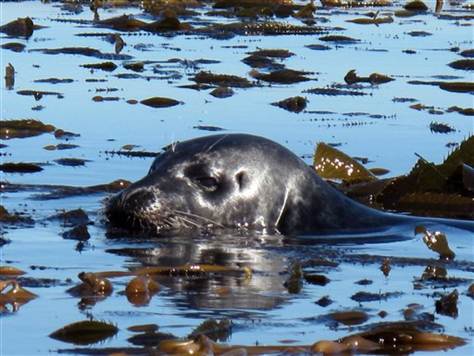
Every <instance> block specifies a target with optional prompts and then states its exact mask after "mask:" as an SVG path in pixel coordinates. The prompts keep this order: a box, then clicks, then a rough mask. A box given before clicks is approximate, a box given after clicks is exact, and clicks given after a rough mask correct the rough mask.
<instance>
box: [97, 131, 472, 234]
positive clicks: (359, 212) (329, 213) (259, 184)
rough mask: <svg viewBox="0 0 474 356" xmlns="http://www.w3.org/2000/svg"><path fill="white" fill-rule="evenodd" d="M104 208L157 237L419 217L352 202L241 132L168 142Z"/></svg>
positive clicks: (300, 164) (325, 228) (332, 230)
mask: <svg viewBox="0 0 474 356" xmlns="http://www.w3.org/2000/svg"><path fill="white" fill-rule="evenodd" d="M105 212H106V216H107V218H108V220H109V221H110V223H112V225H116V226H121V227H125V228H127V229H129V230H132V231H144V232H147V233H152V234H156V235H162V234H167V233H176V232H180V233H181V232H183V231H184V230H188V229H193V230H194V229H197V230H200V231H201V232H207V231H210V230H215V229H239V230H252V231H254V230H259V231H262V232H264V233H267V234H278V233H280V234H283V235H330V234H354V233H366V232H376V231H381V230H383V229H386V228H387V227H390V226H393V225H399V224H406V223H407V222H410V223H415V222H420V219H423V218H419V219H417V218H412V217H407V216H402V215H396V214H389V213H385V212H381V211H378V210H375V209H371V208H369V207H367V206H364V205H362V204H360V203H358V202H355V201H353V200H351V199H350V198H348V197H346V196H345V195H344V194H342V193H340V192H339V191H337V190H336V189H335V188H333V187H332V186H330V185H329V184H328V183H327V182H325V181H324V180H323V179H321V178H320V177H319V176H318V175H317V173H316V172H315V170H314V169H313V168H312V167H310V166H308V165H307V164H306V163H305V162H304V161H303V160H301V159H300V158H299V157H297V156H296V155H295V154H293V153H292V152H291V151H289V150H288V149H286V148H285V147H283V146H281V145H280V144H278V143H276V142H273V141H271V140H268V139H266V138H263V137H259V136H253V135H247V134H224V135H212V136H205V137H200V138H195V139H192V140H189V141H184V142H179V143H177V144H174V145H171V146H169V147H168V148H167V149H166V150H165V152H163V153H161V154H159V155H158V157H157V158H156V159H155V160H154V162H153V163H152V165H151V168H150V170H149V172H148V174H147V175H146V176H145V177H144V178H142V179H141V180H139V181H137V182H135V183H133V184H132V185H130V186H129V187H128V188H126V189H125V190H123V191H122V192H120V193H118V194H117V195H115V196H113V197H112V198H111V199H110V200H109V202H108V203H107V205H106V211H105ZM424 220H425V221H426V219H424ZM437 220H447V221H448V219H437ZM461 223H462V222H461ZM466 223H467V222H466ZM411 231H413V230H411Z"/></svg>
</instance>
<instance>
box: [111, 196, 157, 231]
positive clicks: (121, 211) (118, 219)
mask: <svg viewBox="0 0 474 356" xmlns="http://www.w3.org/2000/svg"><path fill="white" fill-rule="evenodd" d="M154 199H155V195H154V194H153V193H152V192H150V191H149V190H147V189H143V188H137V189H126V190H124V191H122V192H120V193H119V194H117V195H115V196H113V197H112V198H111V199H110V200H109V202H108V204H107V207H106V212H105V213H106V216H107V219H108V220H109V221H110V222H111V223H112V224H114V225H119V226H123V227H127V228H132V227H133V226H134V225H135V224H136V223H137V220H138V219H139V216H140V215H142V213H143V211H144V210H146V209H147V207H149V206H151V205H152V204H153V202H154Z"/></svg>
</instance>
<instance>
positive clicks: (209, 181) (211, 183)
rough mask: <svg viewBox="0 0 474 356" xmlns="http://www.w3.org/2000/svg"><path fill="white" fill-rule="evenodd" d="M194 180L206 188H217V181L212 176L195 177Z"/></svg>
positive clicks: (211, 189)
mask: <svg viewBox="0 0 474 356" xmlns="http://www.w3.org/2000/svg"><path fill="white" fill-rule="evenodd" d="M194 180H195V181H196V182H197V183H198V184H199V185H200V186H202V187H204V188H205V189H207V190H210V191H214V190H216V189H217V187H218V185H219V182H218V181H217V179H216V178H214V177H196V178H194Z"/></svg>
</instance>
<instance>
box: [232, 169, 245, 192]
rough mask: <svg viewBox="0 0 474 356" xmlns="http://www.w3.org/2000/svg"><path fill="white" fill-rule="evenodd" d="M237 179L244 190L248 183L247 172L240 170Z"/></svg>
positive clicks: (240, 187)
mask: <svg viewBox="0 0 474 356" xmlns="http://www.w3.org/2000/svg"><path fill="white" fill-rule="evenodd" d="M235 180H236V181H237V184H238V185H239V189H240V190H242V189H244V188H245V186H246V185H247V181H248V179H247V174H245V172H239V173H237V174H236V175H235Z"/></svg>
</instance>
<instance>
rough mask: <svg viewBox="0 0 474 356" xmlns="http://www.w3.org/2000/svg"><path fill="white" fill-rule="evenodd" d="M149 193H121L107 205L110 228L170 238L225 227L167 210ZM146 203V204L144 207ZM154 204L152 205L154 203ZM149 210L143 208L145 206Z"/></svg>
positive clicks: (202, 218) (198, 217) (106, 214)
mask: <svg viewBox="0 0 474 356" xmlns="http://www.w3.org/2000/svg"><path fill="white" fill-rule="evenodd" d="M150 197H151V195H150V194H147V193H146V192H142V191H139V192H134V193H129V192H126V191H124V192H122V193H119V194H118V195H116V196H113V197H111V198H110V199H109V200H108V202H106V209H105V216H106V218H107V220H108V223H109V225H110V226H112V227H114V228H120V229H123V230H125V231H127V232H132V233H133V234H134V235H135V234H137V233H138V234H147V235H153V236H162V235H166V236H169V235H171V234H173V233H178V232H179V233H180V234H182V233H183V232H191V231H192V232H198V233H199V234H200V235H202V234H209V233H211V232H213V231H215V230H216V229H223V228H224V226H223V225H221V224H220V223H218V222H216V221H213V220H211V219H209V218H206V217H203V216H200V215H197V214H194V213H191V212H186V211H181V210H177V209H172V208H169V207H168V208H167V207H165V206H163V204H157V203H156V199H153V200H151V199H150ZM144 201H147V203H146V204H144ZM152 201H153V203H151V202H152ZM144 205H145V206H147V207H146V208H143V206H144Z"/></svg>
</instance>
